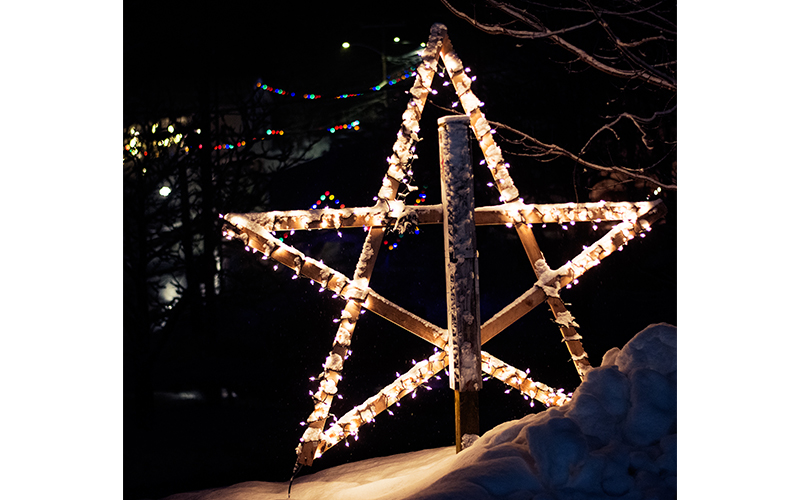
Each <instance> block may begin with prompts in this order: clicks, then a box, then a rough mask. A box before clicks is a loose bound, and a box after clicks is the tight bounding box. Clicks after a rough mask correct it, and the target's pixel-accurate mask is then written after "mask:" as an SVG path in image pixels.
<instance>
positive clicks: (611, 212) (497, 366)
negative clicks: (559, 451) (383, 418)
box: [224, 24, 666, 465]
mask: <svg viewBox="0 0 800 500" xmlns="http://www.w3.org/2000/svg"><path fill="white" fill-rule="evenodd" d="M421 55H422V63H421V64H420V65H419V67H418V68H417V72H416V79H415V82H414V86H413V87H412V88H411V90H410V91H409V94H410V95H411V98H410V99H409V102H408V106H407V107H406V110H405V112H404V113H403V115H402V125H401V128H400V131H399V133H398V135H397V141H396V142H395V144H394V146H393V148H392V151H393V153H392V156H391V157H389V158H388V159H387V161H388V164H389V167H388V170H387V173H386V175H385V176H384V178H383V182H382V185H381V188H380V190H379V192H378V196H377V199H378V202H377V203H376V205H375V206H373V207H365V208H345V209H316V210H295V211H283V212H266V213H249V214H227V215H225V216H224V219H225V220H226V221H227V222H228V225H227V227H226V229H225V232H226V233H225V234H226V236H227V237H228V238H229V239H233V238H236V239H240V240H241V241H243V242H244V244H245V245H246V247H247V248H249V249H252V250H253V251H257V252H260V253H262V254H263V255H264V258H269V259H272V260H274V261H276V262H278V263H280V264H283V265H284V266H286V267H289V268H290V269H293V270H294V272H295V274H296V275H297V276H303V277H305V278H308V279H310V280H311V281H312V282H315V283H318V284H319V286H320V291H321V292H322V291H326V290H327V291H330V292H332V293H333V294H334V296H336V297H341V298H343V299H345V300H346V304H345V307H344V309H343V310H342V312H341V316H340V318H339V321H338V328H337V331H336V334H335V336H334V341H333V347H332V349H331V351H330V353H329V355H328V357H327V358H326V360H325V363H324V371H323V373H322V374H321V376H320V377H319V381H320V385H319V389H318V390H317V392H316V393H312V397H313V399H314V402H315V406H314V410H313V411H312V413H311V415H310V416H309V417H308V419H307V423H308V427H307V429H306V431H305V433H304V434H303V437H302V439H301V444H300V445H299V446H298V463H299V464H303V465H310V464H311V463H313V461H314V459H315V458H317V457H319V456H321V455H322V453H324V452H325V451H326V450H328V449H329V448H330V447H332V446H334V445H335V444H336V443H338V442H340V441H341V440H343V439H345V438H346V437H348V436H357V435H358V428H359V427H360V426H361V425H363V424H365V423H368V422H371V421H372V420H373V419H374V418H375V417H376V416H377V415H378V414H379V413H381V412H383V411H384V410H388V409H389V408H390V407H391V406H392V405H395V404H397V403H398V402H399V400H400V399H401V398H402V397H404V396H406V395H408V394H414V391H415V390H416V389H417V388H418V387H419V386H421V385H422V384H424V383H425V382H426V381H427V380H429V379H430V378H431V377H433V376H435V375H436V374H437V373H438V372H439V371H441V370H442V369H444V368H445V367H446V366H448V331H447V329H444V328H441V327H439V326H436V325H434V324H432V323H430V322H429V321H427V320H425V319H423V318H421V317H419V316H416V315H414V314H412V313H411V312H409V311H407V310H405V309H404V308H402V307H400V306H399V305H397V304H395V303H393V302H391V301H389V300H387V299H386V298H384V297H382V296H381V295H379V294H378V293H377V292H375V291H374V290H373V289H371V288H370V286H369V282H370V278H371V276H372V271H373V268H374V266H375V261H376V259H377V255H378V251H379V250H380V247H381V242H382V241H383V239H384V234H385V233H386V231H387V230H392V229H396V228H398V227H402V226H403V225H405V224H414V225H423V224H441V223H442V221H443V214H442V205H430V206H406V205H405V204H404V203H403V202H402V200H399V199H398V198H397V194H398V190H399V189H400V187H401V186H404V185H407V183H408V181H409V179H410V176H411V174H410V172H409V167H410V164H411V161H412V160H413V158H414V156H415V155H414V145H415V143H416V142H417V141H418V140H419V138H418V136H417V134H418V132H419V119H420V117H421V114H422V110H423V108H424V106H425V101H426V99H427V96H428V93H429V92H430V91H431V82H432V80H433V77H434V73H435V70H436V65H437V61H438V58H440V57H441V59H442V61H443V62H444V66H445V68H446V70H447V73H448V75H449V77H450V81H451V82H452V84H453V87H454V89H455V91H456V95H458V97H459V102H460V104H461V106H462V107H463V109H464V111H465V115H466V116H468V117H469V118H470V128H471V129H472V131H473V132H474V134H475V137H476V138H477V139H478V142H479V144H480V148H481V151H482V153H483V156H484V159H485V164H486V166H487V167H488V168H489V170H490V172H491V173H492V176H493V179H494V183H493V184H494V186H495V187H497V189H498V191H499V194H500V200H501V201H502V202H503V204H502V205H499V206H490V207H478V208H476V209H475V212H474V219H475V224H476V225H492V224H505V225H507V226H509V227H513V228H514V229H515V230H516V232H517V234H518V236H519V239H520V241H521V242H522V245H523V247H524V249H525V252H526V255H527V257H528V260H529V261H530V264H531V266H532V268H533V270H534V272H535V274H536V278H537V281H536V283H535V284H534V285H533V286H532V287H531V288H530V289H529V290H528V291H526V292H525V293H523V294H522V295H521V296H520V297H519V298H518V299H516V300H515V301H513V302H512V303H511V304H509V305H508V306H506V307H505V308H503V309H502V310H501V311H500V312H498V313H497V314H495V315H494V316H493V317H492V318H490V319H489V320H487V321H486V322H484V323H483V324H482V325H481V329H480V335H481V344H484V343H486V342H487V341H488V340H490V339H491V338H493V337H494V336H496V335H497V334H499V333H500V332H501V331H503V330H504V329H505V328H507V327H508V326H509V325H511V324H512V323H514V322H515V321H516V320H517V319H519V318H521V317H522V316H523V315H525V314H526V313H527V312H529V311H531V310H532V309H533V308H534V307H536V306H537V305H539V304H541V303H543V302H546V303H547V305H548V306H549V308H550V310H551V311H552V313H553V316H554V319H555V322H556V323H557V325H558V327H559V330H560V332H561V335H562V337H563V341H564V344H565V345H566V346H567V349H568V350H569V352H570V354H571V357H572V361H573V363H574V365H575V368H576V369H577V371H578V374H579V376H580V377H581V379H583V377H584V376H585V374H586V373H587V372H588V371H589V370H590V369H591V365H590V364H589V361H588V359H587V358H588V356H587V354H586V352H585V351H584V350H583V345H582V343H581V336H580V335H579V334H578V333H577V331H576V329H575V328H576V327H577V326H578V325H577V323H576V322H575V318H574V317H573V316H572V314H571V313H570V312H569V311H568V310H567V308H566V306H565V305H564V302H563V301H562V300H561V297H560V295H559V292H560V290H561V289H562V288H565V287H567V288H568V287H569V286H570V284H571V283H572V282H573V281H575V280H576V279H577V278H578V277H580V276H581V275H582V274H583V273H584V272H586V271H587V270H588V269H590V268H592V267H594V266H596V265H597V264H598V263H599V262H600V260H602V259H603V258H605V257H607V256H608V255H611V254H612V253H614V251H616V250H617V249H620V248H621V246H622V245H625V244H626V243H627V242H628V241H630V240H631V239H633V238H634V237H635V236H636V235H637V234H639V233H642V232H643V231H649V230H650V229H651V226H652V224H653V223H654V222H655V221H656V220H657V219H659V218H660V217H662V216H663V215H664V213H665V211H666V209H665V208H664V204H663V203H662V202H661V201H660V200H656V201H648V202H636V203H633V202H622V203H606V202H598V203H562V204H549V205H548V204H524V203H523V202H522V200H521V199H520V197H519V192H518V190H517V188H516V187H515V185H514V182H513V180H512V179H511V176H510V175H509V173H508V169H507V167H508V165H507V163H506V162H505V161H504V159H503V156H502V152H501V150H500V147H499V146H498V145H497V144H496V143H495V141H494V139H493V138H492V130H491V128H490V126H489V124H488V122H487V120H486V117H485V116H484V114H483V113H482V112H481V110H480V108H481V106H482V104H483V103H482V102H481V101H480V100H478V98H477V97H475V95H474V94H473V92H472V90H471V89H470V83H471V81H472V78H470V77H469V76H467V74H466V73H467V72H468V71H466V69H465V68H464V67H463V65H462V63H461V60H460V59H459V58H458V56H457V55H456V54H455V52H454V51H453V48H452V45H451V43H450V40H449V37H448V36H447V31H446V28H445V27H444V26H443V25H441V24H435V25H434V26H433V27H432V28H431V35H430V38H429V40H428V44H427V46H426V47H425V49H424V50H423V51H422V54H421ZM482 163H483V162H482ZM600 221H619V223H618V224H616V225H615V226H614V227H613V228H612V229H611V230H610V231H609V232H608V233H607V234H605V235H604V236H603V237H602V238H600V239H599V240H598V241H596V242H595V243H594V244H592V245H591V246H588V247H585V249H584V250H583V251H582V252H581V253H580V254H579V255H577V256H576V257H575V258H573V259H572V260H570V261H568V262H567V263H566V264H564V265H562V266H561V267H559V268H557V269H551V268H550V267H549V266H548V264H547V262H546V261H545V258H544V255H543V254H542V252H541V250H540V249H539V246H538V244H537V242H536V238H535V237H534V235H533V231H532V225H533V224H546V223H558V224H574V223H576V222H585V223H593V224H596V223H597V222H600ZM342 228H365V229H366V231H367V232H368V234H367V236H366V239H365V242H364V245H363V247H362V250H361V255H360V257H359V260H358V264H357V265H356V270H355V273H354V275H353V277H352V278H348V277H347V276H345V275H344V274H342V273H340V272H338V271H336V270H335V269H333V268H331V267H329V266H327V265H325V264H323V263H322V262H320V261H317V260H315V259H313V258H310V257H308V256H306V255H304V254H303V253H302V252H300V251H299V250H297V249H295V248H294V247H292V246H290V245H287V244H286V243H284V242H282V241H280V240H279V239H278V238H277V237H276V236H275V235H274V234H273V232H275V231H285V230H312V229H334V230H337V231H338V230H340V229H342ZM362 309H366V310H369V311H372V312H373V313H375V314H377V315H379V316H381V317H383V318H386V319H388V320H389V321H391V322H393V323H395V324H397V325H398V326H400V327H402V328H404V329H405V330H407V331H409V332H411V333H413V334H414V335H416V336H418V337H420V338H422V339H424V340H426V341H428V342H430V343H431V344H433V345H434V346H435V347H434V353H433V355H431V356H430V357H429V358H427V359H425V360H423V361H420V362H419V363H416V364H415V365H414V367H413V368H411V370H409V371H408V372H406V373H404V374H402V375H400V376H398V378H397V379H396V380H395V381H394V382H392V383H391V384H389V385H387V386H386V387H385V388H383V389H382V390H381V391H379V392H378V394H376V395H375V396H373V397H371V398H369V399H368V400H366V401H365V402H364V403H362V404H361V405H359V406H357V407H355V408H353V409H352V410H351V411H349V412H348V413H346V414H345V415H344V416H342V417H341V418H339V419H338V420H336V422H334V423H332V424H331V425H330V426H328V428H327V429H326V428H325V424H326V422H327V420H328V416H329V412H330V406H331V403H332V402H333V400H334V399H335V397H336V395H337V393H338V388H337V387H338V383H339V380H340V379H341V376H342V372H343V369H344V362H345V360H346V359H347V357H348V355H349V354H350V341H351V338H352V334H353V330H354V328H355V326H356V323H357V321H358V318H359V316H360V315H361V312H362ZM481 369H482V371H483V372H484V373H486V374H487V375H489V376H492V377H495V378H497V379H498V380H501V381H502V382H503V383H505V384H507V385H508V386H510V387H512V388H514V389H517V390H519V391H520V392H522V393H523V394H524V395H525V396H527V397H529V398H531V399H532V400H538V401H540V402H542V403H544V404H545V405H548V406H550V405H557V406H560V405H563V404H564V403H566V402H567V401H568V400H569V395H568V394H564V393H563V392H562V391H561V390H558V391H556V390H554V389H552V388H551V387H548V386H547V385H545V384H543V383H541V382H537V381H534V380H532V379H530V378H529V374H528V372H527V371H522V370H519V369H517V368H514V367H512V366H510V365H508V364H507V363H505V362H503V361H501V360H499V359H497V358H496V357H494V356H492V355H491V354H489V353H487V352H485V351H482V352H481ZM531 404H533V403H532V402H531ZM389 411H391V410H389Z"/></svg>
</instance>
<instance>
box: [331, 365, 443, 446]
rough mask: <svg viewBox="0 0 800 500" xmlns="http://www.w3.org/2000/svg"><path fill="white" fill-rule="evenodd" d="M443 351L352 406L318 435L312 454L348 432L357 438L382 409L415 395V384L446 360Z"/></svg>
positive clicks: (423, 381)
mask: <svg viewBox="0 0 800 500" xmlns="http://www.w3.org/2000/svg"><path fill="white" fill-rule="evenodd" d="M447 358H448V356H447V353H446V352H445V351H438V352H436V353H434V354H433V355H432V356H430V357H429V358H427V359H424V360H422V361H420V362H419V363H416V364H415V365H414V367H412V368H411V369H410V370H409V371H407V372H406V373H404V374H403V375H400V376H399V377H397V379H396V380H395V381H394V382H392V383H391V384H389V385H387V386H386V387H384V388H383V389H381V390H380V391H379V392H378V393H377V394H376V395H374V396H372V397H371V398H369V399H367V400H366V401H364V403H362V404H360V405H358V406H356V407H355V408H353V409H352V410H350V411H349V412H347V413H346V414H345V415H344V416H342V417H341V418H339V419H338V420H336V422H335V423H333V424H331V425H330V426H329V427H328V430H326V431H325V433H324V434H321V435H320V436H319V438H320V439H319V441H318V442H317V443H316V449H315V458H318V457H319V456H321V455H322V454H323V453H324V452H325V451H327V450H328V449H329V448H330V447H332V446H334V445H335V444H336V443H338V442H340V441H341V440H342V439H345V438H347V437H348V436H354V437H355V439H358V428H359V427H361V426H362V425H364V424H366V423H369V422H372V421H373V420H374V419H375V417H376V416H377V415H378V414H380V413H382V412H383V411H387V410H388V411H389V412H390V413H391V409H390V408H391V407H392V406H394V405H396V404H399V401H400V399H402V398H403V397H405V396H407V395H409V394H411V395H412V397H413V396H414V395H415V394H414V393H415V391H416V389H417V388H418V387H420V386H422V385H423V384H425V382H427V381H428V380H430V378H431V377H433V376H434V375H436V374H437V373H439V372H440V371H441V370H442V369H444V367H445V366H447V364H448V360H447Z"/></svg>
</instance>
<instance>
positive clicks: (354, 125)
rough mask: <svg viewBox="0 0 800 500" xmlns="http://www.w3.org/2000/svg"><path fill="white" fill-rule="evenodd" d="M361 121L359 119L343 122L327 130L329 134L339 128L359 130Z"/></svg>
mask: <svg viewBox="0 0 800 500" xmlns="http://www.w3.org/2000/svg"><path fill="white" fill-rule="evenodd" d="M360 125H361V122H360V121H359V120H355V121H352V122H350V123H343V124H341V125H336V126H335V127H331V128H329V129H328V132H330V133H331V134H332V133H334V132H338V131H339V130H359V129H360V128H361V126H360Z"/></svg>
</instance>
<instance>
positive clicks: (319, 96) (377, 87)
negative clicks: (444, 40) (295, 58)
mask: <svg viewBox="0 0 800 500" xmlns="http://www.w3.org/2000/svg"><path fill="white" fill-rule="evenodd" d="M416 75H417V72H416V70H413V69H411V70H405V71H403V73H402V74H401V75H399V76H397V77H396V78H392V79H390V80H388V81H387V82H386V83H382V84H380V85H375V86H374V87H370V88H369V90H370V91H372V92H377V91H378V90H381V89H383V88H385V87H390V86H392V85H397V84H398V83H400V82H402V81H403V80H407V79H408V78H411V77H412V76H416ZM255 88H256V89H261V90H266V91H267V92H272V93H273V94H277V95H283V96H289V97H301V98H303V99H307V100H310V101H313V100H316V99H322V98H323V96H322V94H316V93H315V94H301V93H299V92H289V91H287V90H284V89H280V88H277V87H272V86H270V85H267V84H266V83H262V82H257V83H256V87H255ZM365 93H366V92H358V93H348V94H339V95H337V96H334V97H333V99H347V98H349V97H359V96H362V95H364V94H365Z"/></svg>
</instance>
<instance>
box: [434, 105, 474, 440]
mask: <svg viewBox="0 0 800 500" xmlns="http://www.w3.org/2000/svg"><path fill="white" fill-rule="evenodd" d="M438 123H439V164H440V167H441V168H440V174H441V183H442V206H443V210H442V219H443V225H444V240H445V267H446V269H447V272H446V275H447V328H448V331H449V337H448V349H449V351H450V388H451V389H453V391H455V417H456V418H455V423H456V453H458V452H460V451H461V449H462V448H463V446H462V438H463V436H464V435H465V434H479V432H480V429H479V421H478V391H479V390H480V389H481V387H482V385H483V383H482V378H481V337H480V324H481V321H480V310H479V309H480V308H479V295H478V258H477V251H476V245H475V217H474V212H475V193H474V180H473V177H472V152H471V149H470V135H469V134H470V132H469V117H467V116H463V115H462V116H446V117H442V118H439V121H438Z"/></svg>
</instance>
